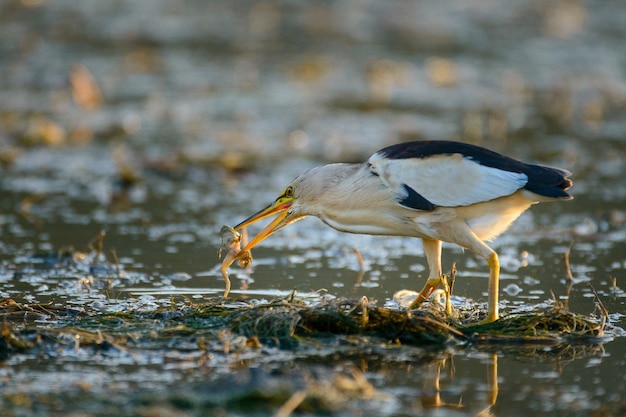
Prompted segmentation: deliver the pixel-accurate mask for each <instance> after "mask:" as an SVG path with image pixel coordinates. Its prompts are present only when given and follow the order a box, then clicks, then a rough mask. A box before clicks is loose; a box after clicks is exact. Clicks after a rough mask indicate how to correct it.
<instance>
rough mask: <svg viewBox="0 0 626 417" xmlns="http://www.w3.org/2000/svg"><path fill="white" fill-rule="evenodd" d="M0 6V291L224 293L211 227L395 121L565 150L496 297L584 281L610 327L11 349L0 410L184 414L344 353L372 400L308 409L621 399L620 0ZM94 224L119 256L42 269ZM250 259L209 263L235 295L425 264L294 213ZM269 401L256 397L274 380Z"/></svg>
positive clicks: (111, 301)
mask: <svg viewBox="0 0 626 417" xmlns="http://www.w3.org/2000/svg"><path fill="white" fill-rule="evenodd" d="M0 7H1V8H2V10H3V12H2V13H1V14H0V34H1V36H2V38H3V39H4V42H2V45H0V68H1V70H0V193H1V196H2V197H1V198H0V296H1V297H10V298H13V299H15V300H17V301H19V302H28V303H47V302H54V303H56V304H60V305H63V306H69V307H72V308H77V309H86V310H87V311H95V312H99V311H100V312H101V311H120V312H124V311H127V310H128V309H131V308H143V309H146V311H149V310H151V309H155V308H157V307H159V306H167V305H169V304H170V303H172V302H173V303H184V302H187V301H188V300H191V301H192V302H202V300H203V299H205V298H204V297H211V296H217V295H219V294H220V292H221V291H222V290H223V281H222V280H221V275H220V272H219V261H218V260H217V258H216V252H217V247H218V246H219V244H220V238H219V230H220V228H221V226H222V225H223V224H229V225H234V224H236V223H238V222H239V221H241V220H242V219H244V218H246V217H247V216H249V215H250V214H251V213H253V212H255V211H256V210H258V209H260V208H262V207H263V206H264V205H265V204H267V203H269V202H270V201H272V200H273V199H274V198H275V197H276V196H277V195H278V193H279V192H280V191H281V190H282V189H283V187H284V186H285V185H286V184H287V183H288V182H289V181H290V180H291V179H292V178H294V177H295V176H297V175H298V174H300V173H302V172H303V171H305V170H306V169H308V168H310V167H313V166H316V165H318V164H322V163H327V162H337V161H345V162H356V161H363V160H365V159H366V158H367V157H368V156H369V155H370V154H371V153H373V152H375V151H376V150H378V149H380V148H381V147H383V146H386V145H388V144H392V143H397V142H400V141H405V140H414V139H456V140H463V141H467V142H472V143H476V144H480V145H483V146H487V147H489V148H492V149H494V150H497V151H501V152H503V153H506V154H507V155H511V156H514V157H517V158H519V159H522V160H528V161H536V162H541V163H545V164H550V165H555V166H561V167H564V168H567V169H569V170H571V171H572V172H574V176H573V180H574V183H575V186H574V188H573V189H572V194H573V195H574V196H575V199H574V200H573V201H570V202H563V203H553V204H542V205H539V206H536V207H533V208H532V209H531V210H530V211H528V212H527V213H525V214H524V215H523V216H522V217H521V218H519V219H518V220H517V221H516V223H515V224H514V225H513V227H512V228H511V229H510V230H509V231H508V232H507V233H505V234H504V235H502V236H501V237H500V238H498V239H497V240H496V241H495V242H494V243H493V245H492V247H493V248H494V249H495V250H497V252H498V253H499V255H500V260H501V264H502V279H501V288H502V291H501V296H500V298H501V302H502V308H503V309H504V310H505V311H514V310H523V309H529V308H532V307H534V306H537V305H545V304H546V303H550V302H551V300H552V299H553V297H555V298H556V299H558V300H560V301H567V302H568V304H569V308H570V309H571V310H572V311H574V312H576V313H581V314H592V313H594V312H597V310H596V304H597V303H596V299H595V296H594V294H593V291H592V289H591V287H590V286H589V284H591V285H592V287H593V289H594V290H595V291H596V292H597V293H598V295H599V296H600V298H601V300H602V302H603V303H604V305H605V307H606V308H607V309H608V311H609V313H610V314H611V315H610V317H611V325H612V326H616V327H615V328H614V330H613V331H614V340H612V341H610V342H605V343H603V344H602V345H601V346H598V345H595V346H567V347H564V348H558V349H553V348H548V347H541V346H539V347H537V346H533V347H518V348H515V349H513V348H506V347H501V348H494V349H493V350H491V351H484V350H480V349H474V348H472V349H466V348H458V347H454V348H450V349H447V350H445V351H435V352H428V351H424V350H423V349H420V348H406V349H399V350H398V353H397V355H394V354H392V353H391V352H390V349H391V348H390V347H388V346H387V347H381V346H379V343H380V342H379V341H376V342H370V343H368V341H363V340H354V341H349V340H348V341H345V340H344V341H343V342H342V343H340V346H342V347H343V348H344V350H343V351H340V352H338V353H337V352H335V351H334V350H333V349H330V350H329V351H328V352H327V353H320V357H319V358H316V357H314V356H312V355H311V353H310V352H308V351H307V352H304V353H303V352H301V353H298V351H297V350H295V351H280V350H273V351H270V352H264V353H263V354H262V355H258V354H254V355H252V356H250V357H246V351H245V350H243V351H242V357H241V358H239V359H236V360H233V359H232V358H231V357H230V356H229V355H217V354H213V356H212V357H211V358H208V356H202V355H200V354H199V353H198V352H197V351H196V352H193V351H188V352H187V351H185V352H181V351H180V350H176V349H172V348H171V347H169V348H168V347H167V346H158V349H157V350H156V351H155V352H153V353H147V352H145V351H141V350H137V351H132V352H125V351H123V350H119V351H116V350H115V349H113V350H111V351H110V352H107V353H102V352H97V351H90V350H89V349H79V350H78V351H74V350H73V349H70V348H68V349H67V350H64V351H62V352H60V353H58V354H55V355H52V356H50V357H46V358H43V359H42V358H37V357H31V356H29V355H28V354H16V355H13V356H11V357H10V358H9V359H8V361H7V362H6V366H5V367H3V368H2V371H1V372H2V382H0V384H1V385H2V391H3V401H4V403H3V404H4V405H5V408H6V409H7V410H9V411H10V412H12V413H14V415H35V414H37V415H44V414H50V415H52V414H53V413H54V412H55V410H57V411H59V410H62V411H64V412H74V411H76V412H81V411H82V412H89V413H93V414H94V415H106V414H107V412H109V413H110V412H112V411H111V410H116V411H119V410H123V411H124V412H126V413H127V414H133V413H134V414H136V415H141V414H142V413H143V414H144V415H145V414H146V413H148V412H149V410H153V409H154V407H157V406H158V407H161V408H163V409H164V410H169V411H170V413H175V412H182V411H181V410H185V408H184V407H183V405H181V401H183V400H184V401H183V402H185V401H187V404H188V408H187V409H186V410H187V411H185V412H188V414H190V415H193V414H194V413H199V414H201V413H200V412H199V411H198V410H200V409H202V407H203V406H202V404H205V406H206V407H207V408H206V410H209V411H210V412H212V413H216V414H217V413H218V412H223V414H225V415H247V414H246V413H249V412H248V411H246V410H240V409H238V408H237V407H235V406H234V405H233V404H235V403H237V402H238V401H243V400H241V398H240V396H243V397H246V395H247V394H246V393H249V387H251V386H264V385H267V386H268V387H269V388H268V389H269V390H270V391H272V390H274V391H272V393H276V392H282V391H281V390H284V381H285V380H287V381H291V383H292V384H293V387H306V381H304V380H302V379H301V378H302V375H301V374H302V373H303V372H304V374H306V375H309V379H312V380H315V381H317V383H318V388H319V389H320V390H322V388H323V387H324V386H325V385H324V384H327V385H328V381H329V379H324V377H322V376H320V375H326V377H327V378H334V377H342V378H344V379H346V380H347V381H352V380H353V379H354V378H355V377H354V375H353V371H352V369H353V368H355V369H358V372H361V373H363V375H364V376H365V378H366V379H367V381H369V383H371V384H372V385H373V387H374V388H375V390H376V392H377V393H379V394H380V396H368V395H366V394H365V393H364V392H365V391H367V390H365V391H364V389H363V387H362V386H361V387H360V388H359V389H361V391H359V392H360V394H359V395H362V399H361V400H359V399H358V396H355V395H349V394H348V393H347V391H341V392H340V393H339V394H338V397H337V398H334V400H332V401H331V400H330V399H329V400H328V403H326V405H325V406H326V408H327V409H328V410H327V411H328V412H330V413H333V414H336V415H349V413H355V412H357V411H358V410H359V409H363V413H364V415H433V416H440V415H446V416H447V415H451V416H456V415H476V414H477V413H478V412H480V411H481V410H483V409H485V408H486V407H488V406H490V404H491V403H492V402H494V401H495V403H494V404H493V405H492V406H491V412H492V414H494V415H507V416H530V415H533V416H536V415H550V416H553V415H580V416H583V415H591V414H593V413H596V414H601V413H605V414H606V415H622V414H623V413H624V410H625V409H626V400H625V399H624V394H623V393H624V392H626V380H625V379H624V374H625V372H624V370H625V369H626V366H625V365H626V364H625V363H624V355H623V352H624V347H625V342H624V340H626V339H624V334H623V330H621V327H623V326H624V323H623V320H624V318H623V315H624V314H625V312H626V308H625V306H624V303H625V297H626V296H625V294H626V293H625V292H624V291H625V290H626V272H625V271H626V257H625V256H624V254H625V253H626V244H625V242H626V212H625V209H624V208H625V207H626V186H625V183H624V181H623V180H622V176H623V175H624V173H626V167H625V162H624V161H625V159H624V155H626V143H625V142H624V139H623V136H624V132H625V131H626V119H625V118H624V116H623V111H622V109H623V108H624V105H625V103H626V89H625V88H624V86H625V85H626V79H625V78H626V76H625V74H624V71H623V68H626V54H624V53H623V39H624V36H625V35H626V33H624V32H625V30H626V29H625V26H624V25H623V22H624V20H625V19H626V9H624V7H623V6H622V5H621V4H620V3H619V2H600V1H593V2H591V3H585V4H582V3H570V2H543V3H536V2H528V1H522V0H520V1H515V2H506V4H505V3H504V2H499V1H493V2H488V3H483V2H477V3H468V2H448V3H445V4H442V3H440V2H431V1H424V2H414V3H412V2H407V3H402V2H401V3H395V4H391V5H389V4H386V3H385V4H382V3H380V4H379V3H377V2H369V1H367V2H360V3H358V4H357V3H352V2H341V3H319V2H309V3H306V4H296V3H293V4H291V3H285V4H272V3H269V2H261V3H259V2H246V1H239V2H231V1H217V2H210V3H206V2H201V1H182V2H165V1H162V2H154V3H151V5H150V6H149V7H147V6H146V5H145V4H143V3H141V4H140V3H137V4H135V3H133V2H122V3H119V2H116V3H110V4H109V3H106V4H105V3H102V2H97V1H83V2H80V4H76V2H69V1H55V2H46V1H22V2H8V1H0ZM85 70H86V71H85ZM91 77H92V79H93V84H90V79H91ZM94 85H97V88H95V87H93V86H94ZM101 230H104V231H106V236H105V237H104V249H103V256H104V257H105V258H106V259H107V260H108V261H110V262H111V263H115V262H114V261H115V259H117V262H118V263H119V268H120V271H122V272H121V273H119V274H117V278H116V279H113V280H110V279H108V278H107V279H102V278H101V277H110V276H111V271H110V270H107V269H106V266H101V267H102V268H105V269H104V270H98V269H97V268H96V269H95V270H94V269H90V268H91V266H92V262H91V260H90V259H86V260H81V259H78V260H77V264H76V265H77V266H76V267H74V268H67V269H65V270H64V269H63V268H58V269H55V271H57V272H58V273H57V275H54V276H50V275H49V274H46V273H44V272H43V271H45V270H46V268H48V267H49V266H50V264H49V262H53V261H54V260H55V259H56V258H55V257H56V255H57V254H58V251H60V250H63V248H68V247H70V246H71V247H74V248H75V249H77V250H79V251H84V252H88V250H87V246H88V244H89V243H90V242H92V246H93V245H94V244H93V239H94V237H95V236H97V235H98V233H100V231H101ZM258 230H260V229H259V228H257V227H252V228H251V230H250V232H251V233H256V232H258ZM570 247H571V249H570V256H569V259H570V264H571V272H572V275H573V287H572V288H571V292H570V293H569V297H567V296H566V294H567V291H568V290H567V283H566V270H565V266H564V254H565V253H566V252H567V251H568V248H570ZM355 248H356V249H358V250H359V251H360V253H361V254H362V256H363V259H364V262H365V271H364V273H360V271H359V264H358V261H357V257H356V255H355V253H354V249H355ZM253 255H254V257H255V262H254V265H253V267H252V269H251V270H240V269H237V268H236V267H234V268H233V269H232V271H231V279H232V281H233V292H234V293H236V294H245V295H246V296H248V297H250V298H251V299H254V300H257V299H261V300H262V299H270V298H272V297H274V296H276V295H278V294H286V293H289V292H291V291H292V290H294V289H296V291H297V293H298V294H302V296H311V297H312V296H313V295H314V294H316V293H319V294H325V295H328V296H334V297H351V298H356V297H361V296H366V297H368V299H370V300H375V301H376V302H378V303H379V304H381V305H382V304H384V303H385V302H387V301H388V300H389V299H390V298H391V296H392V295H393V293H395V292H396V291H398V290H400V289H419V288H420V287H421V285H423V282H424V280H425V278H426V275H427V272H426V269H425V266H426V263H425V259H424V257H423V252H422V248H421V244H420V243H419V241H418V240H416V239H410V238H396V237H388V238H383V237H372V236H356V235H347V234H341V233H339V232H336V231H334V230H332V229H329V228H328V227H327V226H325V225H323V224H322V223H321V222H320V221H318V220H315V219H308V220H303V221H301V222H299V223H297V224H296V225H293V226H290V227H289V228H286V229H285V230H283V231H281V232H279V233H277V234H276V235H274V236H272V237H271V238H269V239H268V240H267V241H265V242H263V243H262V244H261V245H260V246H259V247H257V248H256V249H255V251H254V253H253ZM443 262H444V269H445V270H448V269H449V268H450V266H451V264H452V262H456V263H457V267H458V269H459V279H458V280H457V283H456V286H455V294H456V295H457V296H459V297H461V299H462V300H474V301H475V302H477V303H484V302H485V301H486V288H487V285H486V284H487V282H486V281H487V267H486V265H485V264H484V262H483V261H482V260H481V259H478V258H476V257H474V256H473V255H472V254H470V253H463V252H462V251H461V250H460V249H459V248H457V247H455V246H452V245H445V246H444V255H443ZM102 265H105V264H102ZM106 265H109V266H110V265H111V264H106ZM553 294H554V295H553ZM350 343H353V345H354V346H353V348H352V349H348V348H345V346H351V345H350ZM326 355H327V356H326ZM320 359H321V360H320ZM496 362H497V367H495V366H494V364H495V363H496ZM496 368H497V369H496ZM303 370H304V371H303ZM437 374H439V380H440V382H439V384H440V386H439V387H440V390H441V392H440V398H441V401H443V402H445V403H450V404H456V405H459V404H462V405H463V407H462V408H458V407H439V408H430V407H429V406H428V404H429V403H430V404H431V405H432V403H433V402H436V401H437V396H436V393H437V391H436V390H435V388H434V387H435V386H436V385H435V384H436V380H437V378H436V376H437ZM496 374H497V378H496V379H495V380H497V392H496V386H495V384H494V378H495V377H494V375H496ZM299 378H300V379H299ZM281 384H283V385H281ZM327 385H326V386H327ZM320 387H321V388H320ZM288 388H291V387H288ZM207 391H215V393H214V394H211V395H208V394H207ZM287 391H289V389H287ZM128 392H132V393H134V394H133V396H132V398H133V399H132V400H129V399H128V398H127V397H126V395H125V394H126V393H128ZM340 394H341V395H340ZM59 395H61V396H66V397H67V398H74V399H75V401H74V402H68V403H67V404H74V405H75V408H74V409H72V408H71V406H68V405H64V404H59V403H57V402H55V401H53V399H54V398H55V396H59ZM80 398H84V399H83V400H80ZM107 398H109V399H110V401H105V399H107ZM155 398H156V399H155ZM279 398H281V399H282V400H284V401H282V402H281V403H280V404H274V405H270V406H268V408H267V409H264V410H265V411H264V412H265V413H266V415H272V414H274V413H275V412H276V410H277V409H278V407H279V406H280V405H281V404H282V403H284V402H285V401H286V400H287V398H283V397H280V396H279ZM248 400H249V398H247V399H246V401H248ZM244 402H245V401H244ZM253 403H254V402H253ZM261 403H262V402H259V403H254V404H256V405H257V406H258V405H259V404H261ZM189 404H191V405H189ZM207 404H209V405H210V406H209V405H207ZM142 407H143V408H142ZM151 407H152V408H151ZM206 410H205V411H206ZM220 410H222V411H220ZM224 410H226V411H224ZM9 411H7V412H9ZM209 411H207V412H209ZM318 411H319V410H318ZM29 413H30V414H29ZM38 413H39V414H38Z"/></svg>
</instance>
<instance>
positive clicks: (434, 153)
mask: <svg viewBox="0 0 626 417" xmlns="http://www.w3.org/2000/svg"><path fill="white" fill-rule="evenodd" d="M368 165H369V167H370V170H371V171H372V172H373V173H375V174H377V175H378V176H380V178H381V180H382V181H383V183H384V184H385V185H387V186H388V187H389V188H391V190H392V191H393V192H394V195H396V199H397V201H398V202H399V203H400V204H402V205H404V206H406V207H409V208H413V209H417V210H433V209H434V208H436V207H458V206H468V205H472V204H477V203H481V202H485V201H490V200H493V199H496V198H500V197H504V196H507V195H510V194H513V193H514V192H516V191H517V190H520V189H522V188H525V187H527V186H528V183H529V175H528V174H527V173H525V172H524V171H523V170H522V169H521V168H523V166H525V165H527V164H523V163H522V162H518V161H516V160H514V159H511V158H507V157H505V156H502V155H499V154H497V153H495V152H492V151H489V150H487V149H484V148H480V147H477V146H472V145H468V144H462V143H457V142H439V141H435V142H409V143H405V144H400V145H394V146H392V147H389V148H385V149H383V150H381V151H379V152H377V153H375V154H374V155H372V156H371V157H370V159H369V160H368ZM530 191H532V190H530ZM533 192H534V191H533Z"/></svg>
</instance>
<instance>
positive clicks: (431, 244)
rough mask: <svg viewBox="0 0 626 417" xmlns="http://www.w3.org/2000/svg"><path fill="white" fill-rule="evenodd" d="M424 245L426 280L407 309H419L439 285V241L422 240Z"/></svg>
mask: <svg viewBox="0 0 626 417" xmlns="http://www.w3.org/2000/svg"><path fill="white" fill-rule="evenodd" d="M422 243H423V245H424V254H425V255H426V261H427V262H428V269H429V273H428V280H426V284H424V288H422V291H421V292H420V293H419V295H418V296H417V298H416V299H415V301H413V303H411V305H410V306H409V309H414V308H417V307H419V306H420V305H421V304H422V303H423V302H424V301H426V300H428V297H430V296H431V294H432V293H433V291H435V290H436V289H437V288H438V287H439V284H440V283H441V241H440V240H435V239H422Z"/></svg>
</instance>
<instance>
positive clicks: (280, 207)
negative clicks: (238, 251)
mask: <svg viewBox="0 0 626 417" xmlns="http://www.w3.org/2000/svg"><path fill="white" fill-rule="evenodd" d="M298 195H299V190H298V180H297V179H296V180H294V181H293V182H292V183H291V184H289V185H288V186H287V187H285V189H284V190H283V192H282V193H281V194H280V195H279V196H278V198H276V200H274V202H273V203H271V204H269V205H268V206H267V207H265V208H263V209H261V210H260V211H258V212H256V213H254V214H253V215H252V216H250V217H248V218H247V219H246V220H244V221H242V222H241V223H239V224H238V225H237V226H235V230H237V231H239V230H241V229H243V228H244V227H246V226H249V225H251V224H252V223H256V222H258V221H259V220H263V219H265V218H266V217H270V216H274V215H278V216H277V217H276V218H275V219H274V220H272V222H271V223H270V224H268V225H267V226H266V227H265V229H263V230H262V231H261V232H260V233H259V234H258V235H256V236H255V237H254V239H252V240H251V241H250V243H248V244H247V245H246V247H245V248H244V250H247V251H249V250H250V249H252V247H253V246H256V245H257V244H259V243H260V242H261V241H263V240H264V239H266V238H267V237H269V236H270V235H271V234H273V233H274V232H276V231H277V230H279V229H282V228H283V227H285V226H287V225H289V224H291V223H293V222H295V221H297V220H300V219H301V218H303V217H304V216H306V213H302V211H301V205H300V204H299V201H298Z"/></svg>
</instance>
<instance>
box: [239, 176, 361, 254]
mask: <svg viewBox="0 0 626 417" xmlns="http://www.w3.org/2000/svg"><path fill="white" fill-rule="evenodd" d="M356 169H357V166H356V165H355V166H352V165H347V164H330V165H324V166H319V167H316V168H313V169H311V170H309V171H307V172H305V173H304V174H302V175H300V176H299V177H298V178H296V179H295V180H293V181H292V182H291V183H290V184H289V185H288V186H287V187H285V189H284V190H283V192H282V193H281V194H280V195H279V196H278V198H276V200H274V202H273V203H271V204H269V205H268V206H267V207H265V208H263V209H262V210H260V211H258V212H257V213H255V214H253V215H252V216H250V217H248V218H247V219H246V220H244V221H242V222H241V223H239V224H238V225H237V226H235V230H237V231H239V230H241V229H243V228H244V227H246V226H248V225H251V224H252V223H256V222H257V221H259V220H262V219H265V218H266V217H270V216H273V215H277V217H276V218H275V219H274V220H272V222H271V223H270V224H268V225H267V226H266V227H265V229H263V230H262V231H261V232H260V233H259V234H258V235H257V236H255V237H254V239H252V240H251V241H250V243H248V245H246V247H245V248H244V250H250V249H252V247H254V246H256V245H257V244H259V243H260V242H261V241H263V240H264V239H266V238H267V237H269V236H270V235H271V234H273V233H274V232H276V231H277V230H280V229H282V228H283V227H285V226H287V225H290V224H291V223H293V222H295V221H298V220H300V219H302V218H303V217H305V216H309V215H314V216H319V214H320V213H319V210H320V209H321V208H323V207H325V206H328V205H331V204H334V203H335V202H337V200H340V198H339V196H338V195H337V193H334V192H333V190H334V189H335V187H336V185H337V184H338V183H341V182H342V181H343V180H344V179H345V178H346V177H347V176H349V175H350V174H351V173H353V172H354V171H355V170H356Z"/></svg>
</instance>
